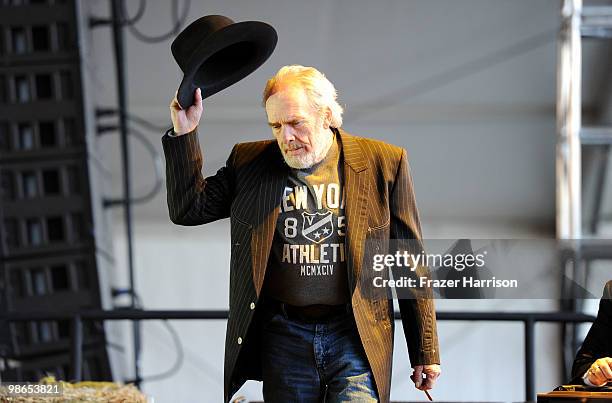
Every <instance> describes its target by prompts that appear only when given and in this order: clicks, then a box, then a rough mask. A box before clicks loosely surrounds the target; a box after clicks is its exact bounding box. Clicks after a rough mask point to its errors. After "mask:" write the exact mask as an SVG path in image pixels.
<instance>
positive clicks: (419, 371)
mask: <svg viewBox="0 0 612 403" xmlns="http://www.w3.org/2000/svg"><path fill="white" fill-rule="evenodd" d="M413 369H414V372H413V373H412V375H411V376H410V378H412V382H414V386H415V387H416V388H417V389H420V388H421V384H422V382H423V366H422V365H417V366H416V367H414V368H413Z"/></svg>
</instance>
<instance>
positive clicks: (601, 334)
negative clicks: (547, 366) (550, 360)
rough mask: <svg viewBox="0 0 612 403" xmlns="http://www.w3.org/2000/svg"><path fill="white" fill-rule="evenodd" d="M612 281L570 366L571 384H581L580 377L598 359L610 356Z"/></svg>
mask: <svg viewBox="0 0 612 403" xmlns="http://www.w3.org/2000/svg"><path fill="white" fill-rule="evenodd" d="M611 298H612V281H610V282H608V284H606V288H605V290H604V295H603V298H602V299H601V301H600V302H599V311H598V312H597V318H596V319H595V322H593V325H592V326H591V329H589V333H588V334H587V336H586V338H585V339H584V343H582V346H581V347H580V349H579V350H578V353H577V354H576V358H575V359H574V365H572V380H571V383H572V384H582V376H583V375H584V374H585V372H586V371H587V370H588V369H589V368H590V366H591V365H592V364H593V363H594V362H595V361H596V360H597V359H599V358H603V357H610V356H612V351H610V348H609V344H610V338H612V299H611Z"/></svg>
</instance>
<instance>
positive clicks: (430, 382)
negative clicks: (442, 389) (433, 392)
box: [421, 365, 440, 390]
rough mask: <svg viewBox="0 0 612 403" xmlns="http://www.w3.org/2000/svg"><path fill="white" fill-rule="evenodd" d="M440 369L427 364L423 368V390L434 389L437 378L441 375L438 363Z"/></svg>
mask: <svg viewBox="0 0 612 403" xmlns="http://www.w3.org/2000/svg"><path fill="white" fill-rule="evenodd" d="M436 367H438V369H436V368H434V366H429V365H426V366H425V368H424V369H423V372H424V373H425V379H424V380H423V384H422V385H421V390H430V389H433V387H434V384H435V383H436V380H437V379H438V377H439V376H440V370H439V367H440V366H439V365H436Z"/></svg>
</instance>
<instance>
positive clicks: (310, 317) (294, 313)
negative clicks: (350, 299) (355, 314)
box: [265, 298, 352, 323]
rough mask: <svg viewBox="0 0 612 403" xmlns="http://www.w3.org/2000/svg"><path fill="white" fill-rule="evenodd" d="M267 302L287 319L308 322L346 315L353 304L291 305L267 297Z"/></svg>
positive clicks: (322, 321)
mask: <svg viewBox="0 0 612 403" xmlns="http://www.w3.org/2000/svg"><path fill="white" fill-rule="evenodd" d="M265 304H266V305H267V306H269V307H270V308H271V309H273V310H274V311H276V312H278V313H282V314H283V316H285V318H287V319H292V320H297V321H300V322H306V323H324V322H329V321H331V320H334V319H339V318H342V317H345V316H346V315H348V314H349V313H351V312H352V310H351V304H350V303H346V304H340V305H325V304H313V305H306V306H297V305H290V304H287V303H285V302H282V301H279V300H276V299H272V298H267V299H266V302H265Z"/></svg>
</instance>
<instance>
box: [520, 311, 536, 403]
mask: <svg viewBox="0 0 612 403" xmlns="http://www.w3.org/2000/svg"><path fill="white" fill-rule="evenodd" d="M523 323H524V324H525V400H527V401H535V354H534V352H535V347H534V346H535V339H534V324H535V322H534V320H533V318H527V319H526V320H525V322H523Z"/></svg>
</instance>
